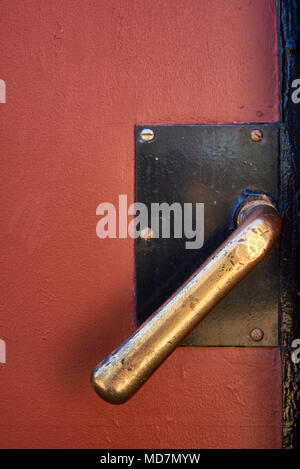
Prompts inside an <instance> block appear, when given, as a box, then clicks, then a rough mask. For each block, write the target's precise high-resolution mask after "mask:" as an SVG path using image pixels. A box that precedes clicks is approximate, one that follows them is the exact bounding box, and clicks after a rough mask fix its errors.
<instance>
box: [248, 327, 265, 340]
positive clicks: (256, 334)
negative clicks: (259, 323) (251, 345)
mask: <svg viewBox="0 0 300 469" xmlns="http://www.w3.org/2000/svg"><path fill="white" fill-rule="evenodd" d="M250 337H251V339H252V340H254V342H259V341H260V340H262V339H263V337H264V331H263V330H262V329H259V327H256V328H255V329H252V331H251V332H250Z"/></svg>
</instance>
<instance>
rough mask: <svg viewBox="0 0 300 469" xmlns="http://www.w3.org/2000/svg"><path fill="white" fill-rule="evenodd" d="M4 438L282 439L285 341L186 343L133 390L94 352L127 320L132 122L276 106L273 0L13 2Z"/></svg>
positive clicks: (244, 114)
mask: <svg viewBox="0 0 300 469" xmlns="http://www.w3.org/2000/svg"><path fill="white" fill-rule="evenodd" d="M0 21H1V28H0V41H1V64H0V78H2V79H5V81H6V84H7V103H6V104H0V116H1V128H0V133H1V134H0V149H1V153H0V154H1V187H2V190H1V258H2V267H1V283H0V284H1V318H0V338H2V339H5V341H6V344H7V363H6V364H5V365H4V364H0V418H1V425H0V445H1V447H5V448H8V447H40V448H44V447H91V448H96V447H108V448H113V447H121V448H127V447H158V448H159V447H165V448H176V447H200V448H201V447H214V448H220V447H226V448H229V447H244V448H253V447H263V448H275V447H279V446H280V444H281V436H280V435H281V395H280V386H281V385H280V381H281V377H280V355H279V351H278V350H276V349H273V350H263V349H251V350H249V349H233V348H228V349H226V348H220V349H217V348H210V349H204V348H184V349H178V350H177V351H176V352H175V354H174V355H173V356H172V357H171V358H170V359H169V360H168V361H167V363H166V364H165V365H163V367H162V368H161V369H160V370H158V372H157V373H156V374H155V375H154V376H153V377H152V379H151V380H150V382H149V383H148V384H147V385H145V386H144V388H143V389H142V390H141V391H140V392H139V393H138V395H137V396H136V397H135V398H133V399H132V401H130V402H129V403H127V404H125V405H123V406H119V407H115V406H111V405H109V404H106V403H104V402H103V401H101V400H100V399H99V398H98V397H97V396H96V394H95V393H94V391H93V389H92V388H91V386H90V384H89V376H90V372H91V369H92V368H93V366H94V365H95V364H96V363H97V362H98V361H99V360H100V359H101V358H102V357H103V356H104V355H105V354H106V353H107V352H109V351H111V350H112V348H114V347H115V346H116V345H118V344H119V342H120V341H121V340H123V339H124V338H125V337H126V336H127V334H128V333H129V332H130V331H131V330H132V329H133V309H134V305H133V274H134V272H133V267H134V265H133V243H132V240H102V241H100V240H99V239H98V238H97V237H96V232H95V227H96V222H97V217H96V216H95V211H96V206H97V205H98V204H99V203H100V202H104V201H110V202H113V201H115V200H117V198H118V195H119V194H128V197H129V201H130V202H132V201H133V181H134V140H133V126H134V124H135V123H136V122H148V123H149V122H152V123H158V122H162V123H196V122H206V123H209V122H214V123H216V122H247V121H267V122H272V121H276V120H278V96H277V85H278V79H277V56H276V41H277V39H276V18H275V0H274V1H273V0H255V1H245V0H231V1H230V2H228V1H227V0H218V1H217V0H190V1H188V2H187V1H185V0H176V1H174V0H165V1H163V2H162V1H160V0H154V1H151V2H148V1H145V0H121V1H117V0H111V1H109V2H108V1H106V0H97V1H96V0H78V1H76V2H74V1H72V0H65V1H64V2H61V1H58V0H52V1H51V2H49V1H48V0H28V1H26V2H20V1H19V0H3V1H2V2H1V19H0Z"/></svg>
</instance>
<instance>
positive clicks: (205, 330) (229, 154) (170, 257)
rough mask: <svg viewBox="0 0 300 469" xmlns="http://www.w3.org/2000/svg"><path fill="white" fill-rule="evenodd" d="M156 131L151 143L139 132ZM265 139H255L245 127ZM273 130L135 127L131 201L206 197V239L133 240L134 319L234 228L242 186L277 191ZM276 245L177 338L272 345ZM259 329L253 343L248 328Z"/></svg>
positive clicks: (201, 199)
mask: <svg viewBox="0 0 300 469" xmlns="http://www.w3.org/2000/svg"><path fill="white" fill-rule="evenodd" d="M146 127H150V128H151V129H153V130H154V133H155V138H154V140H153V141H151V142H142V141H141V139H140V138H139V136H140V131H141V130H142V129H143V128H146ZM256 128H260V129H261V130H262V131H263V139H262V141H260V142H253V141H252V140H251V138H250V134H251V130H253V129H256ZM278 142H279V129H278V125H276V124H263V125H262V124H259V125H258V124H243V125H240V124H236V125H235V124H234V125H166V126H163V125H159V126H137V127H136V135H135V144H136V154H135V200H136V201H137V202H143V203H145V204H146V205H147V207H148V209H149V210H150V204H151V202H159V203H161V202H167V203H168V204H172V203H174V202H181V203H186V202H192V203H194V204H195V203H196V202H202V203H204V212H205V215H204V220H205V222H204V232H205V242H204V245H203V247H202V248H201V249H198V250H194V249H193V250H191V249H185V242H186V239H185V238H183V239H175V238H174V237H171V238H170V239H162V238H153V239H151V240H149V241H145V240H143V239H140V238H138V239H137V240H136V241H135V270H136V321H137V323H138V324H140V323H141V322H143V321H144V320H145V319H146V318H147V317H148V316H150V315H151V314H152V313H153V312H154V311H155V310H156V309H157V308H158V307H159V306H160V305H161V304H162V303H163V302H164V301H165V300H166V299H167V298H168V297H169V296H170V295H171V294H173V293H174V291H176V290H177V289H178V288H179V287H180V286H181V285H182V283H183V282H184V281H185V280H186V279H187V278H188V277H189V276H190V275H191V274H192V273H193V271H194V270H195V269H196V268H197V267H198V266H200V265H201V263H202V262H203V261H204V260H205V259H206V258H207V257H208V256H209V255H210V254H211V253H212V252H213V251H214V250H215V249H216V248H217V247H218V246H219V245H220V244H221V243H222V241H223V240H224V239H225V238H226V237H227V236H228V235H229V234H230V232H231V229H232V217H231V213H232V207H233V204H234V202H235V201H236V199H237V198H238V196H239V195H240V194H241V193H242V191H243V189H245V188H248V189H249V190H253V191H255V190H258V191H264V192H267V193H270V194H271V195H272V196H274V197H275V198H276V197H277V190H278V188H277V181H278V158H279V143H278ZM278 291H279V277H278V248H277V247H276V248H275V249H274V250H273V251H272V252H271V253H270V254H269V255H268V256H267V257H266V258H265V259H264V260H263V261H262V262H261V264H260V265H258V266H257V267H256V268H255V269H254V271H253V272H252V273H250V274H249V275H248V277H247V278H246V279H244V280H243V281H242V282H241V283H240V284H239V285H238V286H237V287H236V288H235V289H234V290H233V291H232V292H231V293H230V294H229V295H228V296H227V298H225V299H224V300H223V301H222V303H220V304H219V305H218V306H217V307H216V308H215V309H214V310H213V311H212V312H211V313H210V314H209V315H208V316H207V317H206V318H205V319H204V320H203V321H202V323H200V324H199V326H197V328H196V329H195V330H194V331H193V332H192V334H191V335H190V336H189V337H187V338H186V340H185V342H184V344H183V345H199V346H200V345H203V346H276V345H278ZM257 327H259V328H261V329H262V330H263V331H264V337H263V339H262V340H261V341H260V342H253V340H252V339H251V338H250V336H249V333H250V331H251V330H252V329H254V328H257Z"/></svg>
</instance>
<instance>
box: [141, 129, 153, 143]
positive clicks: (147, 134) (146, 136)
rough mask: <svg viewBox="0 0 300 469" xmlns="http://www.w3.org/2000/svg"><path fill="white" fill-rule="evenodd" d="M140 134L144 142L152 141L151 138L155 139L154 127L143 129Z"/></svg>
mask: <svg viewBox="0 0 300 469" xmlns="http://www.w3.org/2000/svg"><path fill="white" fill-rule="evenodd" d="M140 135H141V139H142V140H143V142H151V140H153V139H154V132H153V130H152V129H143V130H142V131H141V134H140Z"/></svg>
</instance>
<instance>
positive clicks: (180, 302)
mask: <svg viewBox="0 0 300 469" xmlns="http://www.w3.org/2000/svg"><path fill="white" fill-rule="evenodd" d="M234 219H235V224H236V229H235V230H234V231H233V233H232V234H231V235H230V236H229V237H228V238H227V239H226V241H225V242H224V243H223V244H222V245H221V246H220V247H219V248H218V249H217V250H216V251H215V252H214V253H213V254H212V255H211V256H210V257H209V258H208V259H207V261H206V262H204V264H202V265H201V267H200V268H199V269H198V270H197V271H196V272H195V273H194V274H193V275H192V276H191V277H190V278H189V279H188V281H187V282H185V283H184V285H183V286H182V287H181V288H180V289H179V290H177V292H176V293H175V294H174V295H172V296H171V298H170V299H168V300H167V301H166V302H165V303H164V304H163V305H162V306H161V307H160V308H159V309H158V310H157V311H156V312H155V313H154V314H153V315H152V316H151V317H150V318H149V319H148V320H147V321H146V322H145V323H144V324H142V325H141V326H140V327H139V328H138V329H137V330H136V332H135V333H134V334H133V335H132V336H131V337H129V338H128V339H127V340H126V341H125V342H124V343H123V344H122V345H121V346H120V347H118V348H117V349H116V350H115V351H114V352H112V353H111V354H110V355H108V356H107V357H105V358H104V360H102V362H100V363H99V364H98V366H96V368H95V369H94V371H93V373H92V378H91V382H92V385H93V387H94V389H95V391H96V392H97V393H98V394H99V396H101V397H102V398H103V399H104V400H106V401H108V402H110V403H114V404H121V403H123V402H126V401H127V400H128V399H129V398H130V397H131V396H132V395H133V394H134V393H135V392H136V391H137V390H138V389H139V388H140V387H141V386H142V384H144V382H145V381H146V380H147V379H148V378H149V377H150V376H151V375H152V373H153V372H154V371H155V370H156V369H157V368H158V367H159V365H160V364H161V363H162V362H163V361H164V360H165V359H166V358H167V357H168V356H169V355H170V354H171V352H172V351H173V350H174V349H175V348H176V347H177V346H178V345H179V344H180V343H181V342H182V341H183V339H184V338H185V337H186V336H187V335H188V334H189V333H190V332H191V331H192V330H193V329H194V328H195V327H196V326H197V325H198V324H199V322H200V321H201V320H202V319H203V318H204V317H205V316H206V315H207V314H208V313H209V312H210V311H211V310H212V309H213V308H214V307H215V306H216V305H217V304H218V303H219V302H220V301H221V300H222V299H223V298H224V297H225V296H226V295H227V294H228V293H229V292H230V291H231V290H232V289H233V287H234V286H235V285H237V284H238V283H239V282H240V281H241V280H242V279H243V278H244V277H245V276H246V275H247V274H248V273H249V272H250V271H251V270H252V269H253V268H254V267H255V266H256V265H257V264H258V263H259V262H260V261H261V260H262V259H263V258H264V257H265V255H266V254H267V253H268V252H269V251H270V250H271V249H272V247H273V246H274V244H275V243H276V241H277V239H278V237H279V235H280V232H281V217H280V215H279V213H278V211H277V209H276V207H275V205H274V204H273V202H272V200H271V199H270V198H269V197H267V196H266V195H263V194H257V195H252V196H248V197H246V198H245V199H244V200H242V202H241V203H240V204H239V205H238V208H237V209H236V210H235V215H234Z"/></svg>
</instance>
